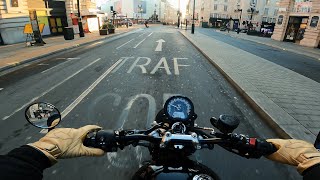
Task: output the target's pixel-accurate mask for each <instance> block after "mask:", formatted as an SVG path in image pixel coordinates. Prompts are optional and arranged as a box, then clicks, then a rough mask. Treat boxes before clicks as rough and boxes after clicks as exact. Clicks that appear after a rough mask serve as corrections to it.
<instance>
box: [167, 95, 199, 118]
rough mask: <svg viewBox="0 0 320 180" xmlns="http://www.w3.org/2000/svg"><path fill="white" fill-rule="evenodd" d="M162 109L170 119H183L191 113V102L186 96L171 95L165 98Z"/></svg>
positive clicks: (189, 116)
mask: <svg viewBox="0 0 320 180" xmlns="http://www.w3.org/2000/svg"><path fill="white" fill-rule="evenodd" d="M164 110H165V113H166V115H167V116H168V117H169V118H170V119H173V120H180V121H185V120H188V119H190V118H191V116H192V115H193V104H192V102H191V100H190V99H188V98H187V97H183V96H173V97H171V98H170V99H168V100H167V102H166V104H165V106H164Z"/></svg>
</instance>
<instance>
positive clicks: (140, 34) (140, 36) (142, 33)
mask: <svg viewBox="0 0 320 180" xmlns="http://www.w3.org/2000/svg"><path fill="white" fill-rule="evenodd" d="M146 33H147V32H144V33H142V34H140V35H139V36H138V37H141V36H143V35H144V34H146Z"/></svg>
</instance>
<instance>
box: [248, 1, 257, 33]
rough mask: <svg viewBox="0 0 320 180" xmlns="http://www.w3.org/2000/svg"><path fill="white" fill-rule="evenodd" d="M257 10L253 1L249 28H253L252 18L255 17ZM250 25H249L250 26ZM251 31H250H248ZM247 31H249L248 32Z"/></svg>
mask: <svg viewBox="0 0 320 180" xmlns="http://www.w3.org/2000/svg"><path fill="white" fill-rule="evenodd" d="M255 10H256V4H255V3H254V2H252V3H251V4H250V12H251V14H250V28H249V30H251V28H252V18H253V12H255ZM248 27H249V26H248ZM248 32H249V31H248ZM248 32H247V33H248Z"/></svg>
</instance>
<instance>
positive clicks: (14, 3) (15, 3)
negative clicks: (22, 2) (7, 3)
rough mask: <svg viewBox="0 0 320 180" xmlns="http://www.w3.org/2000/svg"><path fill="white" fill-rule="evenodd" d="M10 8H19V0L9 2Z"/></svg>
mask: <svg viewBox="0 0 320 180" xmlns="http://www.w3.org/2000/svg"><path fill="white" fill-rule="evenodd" d="M11 7H19V0H11Z"/></svg>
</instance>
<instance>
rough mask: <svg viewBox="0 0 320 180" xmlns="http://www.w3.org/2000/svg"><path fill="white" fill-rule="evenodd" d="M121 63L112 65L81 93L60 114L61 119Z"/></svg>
mask: <svg viewBox="0 0 320 180" xmlns="http://www.w3.org/2000/svg"><path fill="white" fill-rule="evenodd" d="M121 61H122V59H119V60H118V61H117V62H116V63H115V64H113V65H112V66H111V67H110V68H109V69H107V71H105V72H104V73H103V74H102V75H101V76H100V77H99V78H98V79H97V80H96V81H94V82H93V83H92V84H91V85H90V86H89V87H88V89H86V90H85V91H83V93H82V94H81V95H80V96H79V97H78V98H77V99H76V100H74V101H73V102H72V103H71V104H70V105H69V106H68V107H67V108H66V109H65V110H64V111H63V112H62V113H61V118H62V119H63V118H64V117H66V116H67V115H68V114H69V113H70V112H71V111H72V110H73V109H74V108H75V107H76V106H77V105H78V104H79V103H80V102H81V101H82V100H83V99H84V98H85V97H86V96H87V95H88V94H89V93H90V92H91V91H92V90H93V89H94V88H95V87H96V86H97V85H98V84H99V83H100V82H101V81H102V80H103V79H104V78H105V77H106V76H107V75H108V74H110V73H111V71H112V70H113V69H114V68H115V67H116V66H117V65H118V64H119V63H120V62H121Z"/></svg>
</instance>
